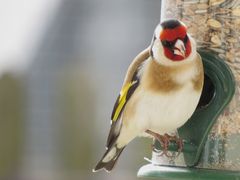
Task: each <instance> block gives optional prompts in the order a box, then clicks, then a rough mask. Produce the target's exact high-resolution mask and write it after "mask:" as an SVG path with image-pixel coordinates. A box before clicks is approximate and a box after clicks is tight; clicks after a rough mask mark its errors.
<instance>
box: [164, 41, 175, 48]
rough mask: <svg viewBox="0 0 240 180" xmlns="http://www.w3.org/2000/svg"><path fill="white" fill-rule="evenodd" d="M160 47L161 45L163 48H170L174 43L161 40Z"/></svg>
mask: <svg viewBox="0 0 240 180" xmlns="http://www.w3.org/2000/svg"><path fill="white" fill-rule="evenodd" d="M162 45H163V46H164V47H168V48H171V47H173V46H174V42H172V41H166V40H163V41H162Z"/></svg>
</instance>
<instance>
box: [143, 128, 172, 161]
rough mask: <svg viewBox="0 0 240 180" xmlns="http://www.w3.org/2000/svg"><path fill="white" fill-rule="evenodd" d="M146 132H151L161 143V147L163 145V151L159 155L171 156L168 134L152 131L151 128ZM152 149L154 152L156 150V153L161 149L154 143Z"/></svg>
mask: <svg viewBox="0 0 240 180" xmlns="http://www.w3.org/2000/svg"><path fill="white" fill-rule="evenodd" d="M146 133H148V134H150V135H151V136H153V137H154V138H155V139H156V140H157V141H158V142H159V143H160V144H161V147H162V153H161V154H160V155H159V156H162V155H166V156H167V157H170V155H168V153H167V152H168V146H169V139H168V137H167V136H166V135H164V136H162V135H160V134H158V133H155V132H153V131H150V130H146ZM152 150H153V152H156V153H160V152H161V151H159V150H157V149H156V148H155V147H154V145H152Z"/></svg>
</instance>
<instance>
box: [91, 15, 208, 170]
mask: <svg viewBox="0 0 240 180" xmlns="http://www.w3.org/2000/svg"><path fill="white" fill-rule="evenodd" d="M203 77H204V72H203V65H202V60H201V57H200V55H199V54H198V53H197V51H196V43H195V41H194V39H193V38H192V37H191V36H190V35H189V34H188V33H187V28H186V26H185V25H184V24H183V23H182V22H180V21H178V20H176V19H169V20H166V21H164V22H162V23H161V24H159V25H158V26H157V27H156V29H155V31H154V35H153V39H152V42H151V45H150V46H149V48H147V49H145V50H144V51H142V52H141V53H140V54H139V55H138V56H136V58H135V59H134V60H133V62H132V63H131V64H130V66H129V68H128V71H127V73H126V76H125V79H124V82H123V86H122V89H121V91H120V94H119V96H118V98H117V100H116V103H115V105H114V108H113V112H112V116H111V119H112V120H111V129H110V133H109V136H108V139H107V145H106V152H105V154H104V155H103V157H102V159H101V160H100V161H99V163H98V164H97V165H96V167H95V168H94V169H93V172H96V171H98V170H101V169H104V170H106V171H107V172H110V171H111V170H112V169H113V167H114V165H115V163H116V161H117V160H118V158H119V156H120V154H121V152H122V151H123V149H124V148H125V147H126V145H127V144H128V143H129V142H130V141H132V140H133V139H134V138H135V137H138V136H147V137H152V138H156V139H157V140H159V141H165V140H166V139H167V138H162V137H167V136H163V135H164V134H169V133H171V132H174V131H176V130H177V128H179V127H181V126H182V125H183V124H184V123H186V121H187V120H188V119H189V118H190V117H191V115H192V114H193V112H194V111H195V109H196V107H197V104H198V101H199V99H200V96H201V91H202V87H203V79H204V78H203ZM167 141H168V140H167ZM167 141H166V142H167Z"/></svg>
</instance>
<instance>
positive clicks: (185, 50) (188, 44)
mask: <svg viewBox="0 0 240 180" xmlns="http://www.w3.org/2000/svg"><path fill="white" fill-rule="evenodd" d="M195 52H196V43H195V41H194V40H193V38H191V36H190V35H189V34H188V33H187V28H186V26H185V25H184V24H183V23H182V22H180V21H178V20H176V19H169V20H166V21H164V22H162V23H161V24H159V25H158V26H157V27H156V29H155V32H154V35H153V40H152V44H151V56H152V57H153V58H154V59H156V60H157V61H158V62H160V63H163V64H164V63H165V64H166V63H174V64H176V63H175V62H182V61H185V60H189V59H190V57H191V55H192V54H194V53H195ZM195 54H196V53H195ZM164 61H165V62H164Z"/></svg>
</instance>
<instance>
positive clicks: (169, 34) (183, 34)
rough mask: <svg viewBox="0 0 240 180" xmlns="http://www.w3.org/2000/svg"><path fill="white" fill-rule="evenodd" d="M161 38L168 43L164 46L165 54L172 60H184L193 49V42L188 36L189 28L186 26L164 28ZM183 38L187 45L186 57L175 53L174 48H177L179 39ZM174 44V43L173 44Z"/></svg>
mask: <svg viewBox="0 0 240 180" xmlns="http://www.w3.org/2000/svg"><path fill="white" fill-rule="evenodd" d="M159 38H160V40H161V42H162V43H163V42H164V43H166V42H167V43H168V44H167V45H165V46H164V44H163V49H164V54H165V56H166V57H167V58H168V59H171V60H172V61H181V60H184V59H185V58H186V57H188V56H189V55H190V53H191V51H192V48H191V42H190V40H189V38H188V36H187V30H186V28H185V27H184V26H178V27H176V28H173V29H164V30H163V31H162V33H161V34H160V37H159ZM178 39H179V40H182V41H183V42H184V46H185V49H186V50H185V57H184V56H181V55H179V54H177V53H175V54H174V50H175V49H176V47H175V43H176V41H177V40H178ZM169 44H170V45H169ZM171 44H172V45H171Z"/></svg>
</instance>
